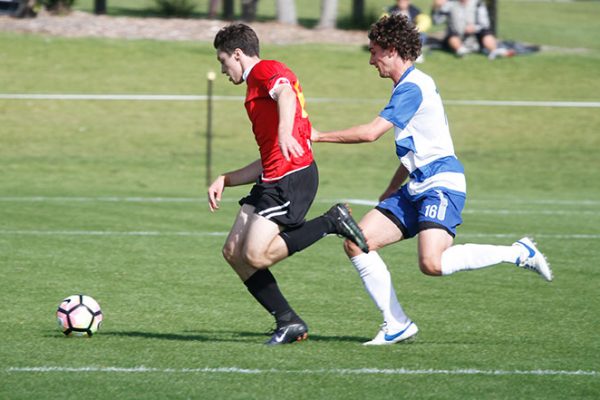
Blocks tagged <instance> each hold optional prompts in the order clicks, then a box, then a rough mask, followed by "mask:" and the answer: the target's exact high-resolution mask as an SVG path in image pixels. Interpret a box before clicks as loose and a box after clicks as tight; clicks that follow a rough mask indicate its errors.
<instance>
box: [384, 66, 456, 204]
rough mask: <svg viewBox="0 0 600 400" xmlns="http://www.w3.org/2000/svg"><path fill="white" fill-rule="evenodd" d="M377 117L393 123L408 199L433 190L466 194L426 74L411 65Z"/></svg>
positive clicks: (442, 115)
mask: <svg viewBox="0 0 600 400" xmlns="http://www.w3.org/2000/svg"><path fill="white" fill-rule="evenodd" d="M379 116H380V117H382V118H384V119H385V120H387V121H389V122H391V123H392V124H394V134H395V141H396V154H397V155H398V158H399V159H400V162H402V165H404V166H405V167H406V169H407V170H408V172H409V173H410V175H409V176H410V181H409V182H408V183H407V189H408V192H409V194H410V195H411V196H418V195H419V194H421V193H424V192H426V191H427V190H431V189H435V188H445V189H448V190H452V191H455V192H459V193H466V191H467V185H466V181H465V175H464V169H463V166H462V164H461V163H460V161H458V159H457V158H456V155H455V154H454V145H453V144H452V138H451V137H450V130H449V128H448V120H447V119H446V113H445V112H444V106H443V104H442V98H441V97H440V94H439V93H438V91H437V88H436V86H435V82H434V81H433V79H431V77H430V76H429V75H427V74H425V73H423V72H421V71H419V70H418V69H415V67H414V66H411V67H410V68H409V69H408V70H407V71H406V72H405V73H404V74H403V75H402V78H400V81H399V82H398V84H396V85H395V86H394V90H393V93H392V97H391V98H390V101H389V103H388V105H387V106H386V107H385V108H384V109H383V110H382V111H381V113H380V114H379Z"/></svg>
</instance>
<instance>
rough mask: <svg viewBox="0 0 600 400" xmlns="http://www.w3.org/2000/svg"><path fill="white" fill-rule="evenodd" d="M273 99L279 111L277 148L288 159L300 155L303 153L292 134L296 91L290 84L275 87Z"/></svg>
mask: <svg viewBox="0 0 600 400" xmlns="http://www.w3.org/2000/svg"><path fill="white" fill-rule="evenodd" d="M275 99H276V101H277V111H278V113H279V127H278V131H277V134H278V140H279V148H280V149H281V153H282V154H283V157H285V159H286V160H288V161H289V160H290V159H291V158H292V157H300V156H302V155H303V154H304V150H303V149H302V146H301V145H300V143H298V141H297V140H296V139H295V138H294V137H293V136H292V130H293V128H294V116H295V113H296V93H295V92H294V89H292V87H291V86H290V85H281V86H279V87H278V88H277V89H275Z"/></svg>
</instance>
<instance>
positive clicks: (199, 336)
mask: <svg viewBox="0 0 600 400" xmlns="http://www.w3.org/2000/svg"><path fill="white" fill-rule="evenodd" d="M102 336H117V337H131V338H144V339H159V340H176V341H194V342H240V341H248V340H246V339H252V340H258V341H266V340H267V338H268V335H266V334H264V333H260V332H232V331H189V332H184V333H159V332H141V331H121V332H118V331H113V332H102ZM308 338H309V340H310V341H313V342H356V343H362V342H365V341H367V340H369V339H368V338H365V337H360V336H324V335H309V337H308ZM260 339H264V340H260Z"/></svg>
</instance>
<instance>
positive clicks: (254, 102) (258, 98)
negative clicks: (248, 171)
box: [245, 60, 313, 182]
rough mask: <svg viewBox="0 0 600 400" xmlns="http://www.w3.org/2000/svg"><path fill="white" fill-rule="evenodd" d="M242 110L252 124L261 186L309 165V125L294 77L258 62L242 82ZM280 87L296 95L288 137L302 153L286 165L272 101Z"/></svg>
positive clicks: (276, 66) (274, 65)
mask: <svg viewBox="0 0 600 400" xmlns="http://www.w3.org/2000/svg"><path fill="white" fill-rule="evenodd" d="M246 83H247V84H248V88H247V90H246V100H245V106H246V111H247V112H248V117H249V118H250V121H251V122H252V131H253V132H254V138H255V139H256V143H257V144H258V148H259V151H260V158H261V162H262V167H263V173H262V179H263V181H265V182H269V181H277V180H278V179H281V178H282V177H284V176H285V175H287V174H290V173H292V172H295V171H298V170H300V169H303V168H305V167H307V166H308V165H310V164H311V163H312V161H313V154H312V150H311V146H310V132H311V124H310V121H309V120H308V114H307V113H306V111H304V95H303V93H302V87H301V86H300V82H298V78H296V75H294V73H293V72H292V71H291V70H290V69H289V68H288V67H286V66H285V65H284V64H282V63H280V62H278V61H272V60H262V61H260V62H258V63H257V64H256V65H254V67H252V70H251V71H250V73H249V74H248V76H247V78H246ZM280 85H290V86H291V87H292V89H294V92H295V93H296V114H295V116H294V127H293V130H292V135H293V136H294V138H295V139H296V140H297V141H298V143H299V144H300V145H301V146H302V148H303V149H304V154H303V155H302V156H300V157H292V158H291V160H290V161H287V160H286V159H285V158H284V157H283V154H282V153H281V150H280V149H279V142H278V134H277V130H278V126H279V113H278V111H277V102H276V101H275V100H273V97H271V96H272V95H273V96H274V91H275V89H276V88H277V87H278V86H280Z"/></svg>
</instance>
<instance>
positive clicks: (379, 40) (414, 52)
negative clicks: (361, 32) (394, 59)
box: [369, 14, 421, 61]
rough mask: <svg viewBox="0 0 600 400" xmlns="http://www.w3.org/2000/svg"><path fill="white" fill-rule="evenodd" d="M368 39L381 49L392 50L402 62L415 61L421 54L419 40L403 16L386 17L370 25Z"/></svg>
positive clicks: (417, 34)
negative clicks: (394, 50)
mask: <svg viewBox="0 0 600 400" xmlns="http://www.w3.org/2000/svg"><path fill="white" fill-rule="evenodd" d="M369 39H370V40H371V41H372V42H373V43H375V44H377V45H379V46H381V48H383V49H389V48H394V49H396V51H397V52H398V55H399V56H400V58H402V59H403V60H410V61H415V60H416V59H417V57H419V54H420V53H421V38H420V36H419V32H418V31H417V28H416V27H415V25H414V24H413V23H412V22H410V21H409V20H408V18H406V17H405V16H404V15H401V14H394V15H386V16H384V17H382V18H381V19H380V20H379V21H377V22H375V23H374V24H372V25H371V29H369Z"/></svg>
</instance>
